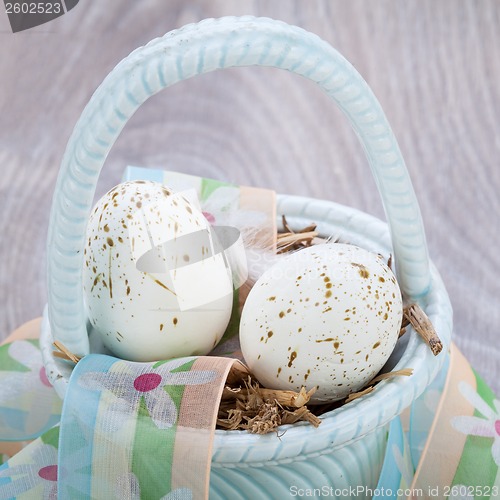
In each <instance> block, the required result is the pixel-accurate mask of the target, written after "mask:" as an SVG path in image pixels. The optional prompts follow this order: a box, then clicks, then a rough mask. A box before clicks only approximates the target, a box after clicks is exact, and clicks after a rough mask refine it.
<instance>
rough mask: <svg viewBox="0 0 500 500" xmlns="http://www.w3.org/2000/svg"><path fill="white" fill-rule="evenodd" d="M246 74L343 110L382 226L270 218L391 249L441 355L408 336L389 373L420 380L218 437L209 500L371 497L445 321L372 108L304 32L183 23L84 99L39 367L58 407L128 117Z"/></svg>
mask: <svg viewBox="0 0 500 500" xmlns="http://www.w3.org/2000/svg"><path fill="white" fill-rule="evenodd" d="M250 65H260V66H272V67H276V68H281V69H286V70H288V71H291V72H293V73H296V74H299V75H302V76H304V77H306V78H308V79H310V80H312V81H314V82H316V83H317V84H318V85H319V86H320V87H321V88H322V89H323V90H324V91H325V92H326V93H327V94H328V95H329V96H330V97H331V98H332V99H333V100H334V101H335V102H336V103H337V104H338V106H339V107H340V108H341V109H342V111H343V112H344V113H345V115H346V116H347V118H348V119H349V121H350V122H351V125H352V126H353V127H354V129H355V131H356V132H357V134H358V136H359V138H360V141H361V143H362V145H363V147H364V149H365V151H366V155H367V157H368V160H369V164H370V167H371V170H372V173H373V175H374V177H375V180H376V183H377V186H378V189H379V192H380V195H381V197H382V201H383V205H384V208H385V212H386V217H387V221H388V224H386V223H384V222H382V221H380V220H378V219H376V218H374V217H372V216H370V215H368V214H365V213H363V212H360V211H358V210H355V209H353V208H349V207H346V206H343V205H339V204H336V203H333V202H330V201H322V200H316V199H310V198H303V197H296V196H287V195H279V196H278V213H279V214H281V213H284V214H286V215H287V219H288V222H289V223H290V225H292V226H296V227H300V226H304V225H306V224H308V223H309V222H310V221H315V222H316V223H318V231H319V232H320V233H323V234H326V235H328V234H342V236H343V238H344V239H346V240H348V241H349V242H351V243H353V244H357V245H359V246H362V247H365V248H367V249H369V250H372V251H376V252H379V253H383V254H385V255H388V254H389V253H392V254H393V255H394V257H395V263H396V273H397V276H398V280H399V283H400V286H401V288H402V291H403V294H404V295H405V296H406V297H407V298H408V299H409V300H412V301H418V302H419V304H420V305H421V306H422V307H423V309H424V310H425V311H426V313H427V315H428V316H429V318H430V319H431V321H432V322H433V324H434V327H435V329H436V331H437V332H438V334H439V336H440V338H441V340H442V342H443V345H444V349H443V352H442V353H441V354H440V355H438V356H437V357H434V356H433V355H432V353H431V351H430V349H429V348H428V347H427V345H425V344H424V342H423V341H422V340H421V339H420V338H419V337H418V336H417V335H416V334H415V332H413V331H410V333H409V334H408V335H407V337H408V341H407V343H406V345H405V346H404V347H403V348H402V349H401V350H400V352H398V353H397V356H398V358H397V359H395V360H394V364H395V365H396V369H398V368H413V369H414V374H413V375H412V376H411V377H397V378H393V379H391V380H386V381H383V382H381V383H380V384H379V385H378V386H377V389H376V390H375V391H374V392H373V393H371V394H369V395H366V396H364V397H363V398H360V399H358V400H356V401H353V402H351V403H349V404H347V405H344V406H343V407H341V408H339V409H336V410H333V411H331V412H329V413H327V414H325V415H323V417H322V419H323V422H322V424H321V425H320V427H319V428H317V429H316V428H313V427H312V426H311V425H308V424H305V423H299V424H294V425H293V426H288V427H287V429H286V433H285V434H283V436H282V437H281V439H277V437H276V436H275V435H264V436H261V435H253V434H248V433H246V432H244V431H216V433H215V442H214V448H213V458H212V469H211V476H210V495H211V498H242V497H246V498H269V497H272V498H286V497H288V496H289V495H290V494H291V488H292V486H293V487H295V488H311V489H313V488H317V487H318V486H320V487H334V488H345V487H349V486H353V487H356V486H358V485H362V486H364V487H369V488H375V486H376V483H377V478H378V476H379V473H380V470H381V467H382V460H383V456H384V449H385V444H386V435H387V428H388V425H389V423H390V422H391V420H392V419H393V418H395V417H396V416H397V415H399V414H400V413H401V412H402V411H403V410H404V409H405V408H406V407H408V406H409V405H410V404H411V403H412V402H413V401H414V400H415V399H416V398H417V397H418V396H419V395H420V394H421V393H422V392H423V391H424V390H425V388H426V387H427V386H428V385H429V384H430V382H431V381H432V380H433V378H434V377H435V375H436V373H437V372H438V370H439V369H440V368H441V366H442V365H443V363H444V360H445V357H446V355H447V354H446V353H447V351H448V347H449V344H450V336H451V329H452V319H451V316H452V311H451V307H450V303H449V299H448V295H447V293H446V290H445V287H444V285H443V283H442V281H441V279H440V277H439V274H438V272H437V271H436V269H435V268H434V266H433V265H432V263H431V262H430V261H429V257H428V252H427V246H426V241H425V235H424V230H423V224H422V220H421V216H420V210H419V207H418V203H417V201H416V197H415V194H414V191H413V188H412V185H411V181H410V178H409V175H408V172H407V170H406V167H405V164H404V161H403V159H402V156H401V153H400V150H399V148H398V145H397V142H396V139H395V137H394V135H393V133H392V131H391V129H390V126H389V124H388V122H387V120H386V118H385V115H384V113H383V111H382V109H381V107H380V104H379V103H378V101H377V100H376V98H375V97H374V95H373V93H372V92H371V91H370V89H369V87H368V85H367V84H366V82H365V81H364V80H363V79H362V77H361V76H360V75H359V74H358V73H357V71H356V70H355V69H354V68H353V67H352V66H351V65H350V64H349V63H348V62H347V61H346V60H345V59H344V58H343V57H342V56H341V55H340V54H339V53H338V52H336V51H335V50H334V49H333V48H332V47H331V46H330V45H328V44H327V43H326V42H324V41H322V40H321V39H320V38H318V37H317V36H315V35H313V34H311V33H308V32H306V31H304V30H302V29H300V28H298V27H294V26H289V25H287V24H285V23H282V22H279V21H275V20H271V19H266V18H253V17H247V16H246V17H239V18H235V17H229V18H221V19H208V20H205V21H202V22H200V23H198V24H191V25H188V26H185V27H183V28H181V29H179V30H175V31H173V32H170V33H167V34H166V35H165V36H164V37H162V38H158V39H156V40H153V41H151V42H150V43H149V44H147V45H146V46H145V47H141V48H139V49H137V50H135V51H134V52H132V53H131V54H130V55H129V56H128V57H127V58H125V59H124V60H123V61H122V62H121V63H119V64H118V65H117V66H116V68H115V69H114V70H113V71H112V72H111V73H110V74H109V75H108V77H107V78H106V79H105V80H104V82H103V83H102V85H101V86H100V87H99V88H98V90H97V91H96V92H95V94H94V95H93V96H92V98H91V100H90V102H89V104H88V105H87V107H86V108H85V110H84V112H83V113H82V116H81V118H80V119H79V121H78V123H77V125H76V127H75V129H74V131H73V134H72V136H71V138H70V140H69V143H68V145H67V148H66V152H65V155H64V158H63V161H62V165H61V169H60V173H59V177H58V181H57V186H56V191H55V196H54V201H53V205H52V212H51V219H50V228H49V236H48V285H49V300H48V308H47V309H46V312H45V317H44V322H43V325H42V332H41V345H42V352H43V357H44V363H45V366H46V371H47V374H48V376H49V379H50V380H51V382H52V383H53V384H54V387H55V388H56V390H57V391H58V393H59V394H60V395H61V397H64V392H65V390H66V386H67V382H68V379H69V376H70V374H71V370H70V368H68V366H66V365H65V364H64V363H62V362H60V361H58V360H57V359H55V358H54V357H53V355H52V348H51V344H52V341H53V339H57V340H59V341H61V342H62V343H63V344H65V345H66V346H67V347H68V348H69V350H70V351H72V352H74V353H77V354H79V355H85V354H87V353H89V340H88V331H87V321H86V318H85V315H84V307H83V292H82V286H81V279H82V266H83V252H82V251H81V250H82V248H83V247H84V239H85V230H86V224H87V220H88V217H89V214H90V211H91V205H92V200H93V196H94V192H95V188H96V184H97V180H98V176H99V173H100V171H101V168H102V167H103V164H104V161H105V159H106V157H107V155H108V153H109V151H110V149H111V147H112V146H113V144H114V142H115V140H116V139H117V137H118V136H119V134H120V132H121V130H122V129H123V127H124V126H125V124H126V123H127V121H128V119H129V118H130V117H131V116H132V115H133V113H134V112H135V111H136V110H137V109H138V108H139V107H140V105H141V104H142V103H143V102H144V101H146V100H147V99H148V98H149V97H151V96H153V95H154V94H156V93H157V92H159V91H160V90H162V89H164V88H166V87H169V86H170V85H173V84H174V83H177V82H180V81H182V80H185V79H187V78H191V77H192V76H195V75H198V74H202V73H207V72H209V71H213V70H216V69H222V68H228V67H236V66H250ZM278 147H279V145H278ZM405 337H406V336H405ZM93 349H94V350H95V349H97V350H99V347H93ZM297 491H298V490H297ZM361 496H362V495H361Z"/></svg>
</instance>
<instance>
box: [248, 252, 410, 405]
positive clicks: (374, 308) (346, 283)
mask: <svg viewBox="0 0 500 500" xmlns="http://www.w3.org/2000/svg"><path fill="white" fill-rule="evenodd" d="M402 310H403V306H402V297H401V292H400V288H399V286H398V283H397V281H396V278H395V276H394V274H393V273H392V271H391V269H390V268H389V267H388V266H387V264H386V263H385V262H384V260H383V259H382V258H381V256H379V255H377V254H374V253H372V252H369V251H367V250H365V249H362V248H359V247H357V246H354V245H347V244H339V243H326V244H319V245H314V246H311V247H308V248H306V249H303V250H300V251H297V252H295V253H292V254H290V255H287V256H285V257H283V258H282V259H281V260H280V261H278V263H276V264H274V265H273V266H272V267H271V268H270V269H268V270H267V271H266V272H265V273H264V274H263V275H262V276H261V277H260V278H259V280H258V281H257V282H256V284H255V285H254V287H253V288H252V290H251V291H250V293H249V295H248V297H247V300H246V302H245V305H244V308H243V311H242V316H241V324H240V342H241V349H242V353H243V356H244V359H245V361H246V363H247V364H248V366H249V368H250V370H251V372H252V373H253V374H254V375H255V376H256V377H257V379H258V380H259V381H260V382H261V383H262V384H263V385H264V386H265V387H267V388H272V389H283V390H286V389H288V390H294V391H299V390H300V388H301V387H303V386H304V387H306V388H307V389H311V388H312V387H316V388H317V391H316V393H315V394H314V396H313V398H312V399H311V402H312V403H325V402H332V401H337V400H340V399H342V398H345V397H346V396H348V395H349V394H350V393H352V392H356V391H358V390H360V389H361V388H363V386H364V385H365V384H366V383H367V382H369V381H370V380H371V379H372V378H373V377H374V376H375V375H376V374H377V373H378V372H379V371H380V369H381V368H382V367H383V365H384V364H385V362H386V361H387V359H388V358H389V356H390V354H391V353H392V351H393V349H394V347H395V344H396V341H397V339H398V336H399V331H400V326H401V319H402Z"/></svg>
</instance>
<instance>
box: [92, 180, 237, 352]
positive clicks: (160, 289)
mask: <svg viewBox="0 0 500 500" xmlns="http://www.w3.org/2000/svg"><path fill="white" fill-rule="evenodd" d="M86 236H87V239H86V245H85V250H84V254H85V255H84V268H83V290H84V298H85V307H86V311H87V316H88V318H89V320H90V322H91V324H92V325H93V327H94V328H95V330H96V331H97V332H98V334H99V335H100V336H101V337H102V340H103V342H104V345H105V346H106V347H107V348H108V349H110V350H111V351H112V352H113V353H114V354H116V355H117V356H119V357H121V358H124V359H129V360H135V361H153V360H159V359H168V358H173V357H178V356H188V355H203V354H207V353H208V352H210V351H211V350H212V349H213V347H214V346H215V345H216V344H217V343H218V341H219V340H220V338H221V337H222V335H223V333H224V331H225V329H226V326H227V324H228V322H229V318H230V315H231V309H232V301H233V285H232V278H231V272H230V269H229V268H228V265H227V263H226V261H225V259H224V256H223V254H221V253H220V252H219V253H216V252H215V250H214V249H215V248H217V245H216V242H214V239H213V238H214V234H213V231H211V227H210V224H209V223H208V221H207V220H206V219H205V217H204V216H203V214H202V213H201V211H199V210H198V209H197V208H196V207H194V206H193V204H192V203H190V202H188V201H187V200H186V199H185V198H184V197H183V196H182V195H180V194H175V193H173V192H172V191H171V190H170V189H168V188H167V187H164V186H162V185H161V184H159V183H155V182H149V181H135V182H125V183H123V184H119V185H118V186H116V187H115V188H114V189H112V190H111V191H109V192H108V193H107V194H105V195H104V196H103V197H102V198H101V199H100V200H99V201H98V203H97V204H96V206H95V208H94V210H93V212H92V214H91V216H90V218H89V222H88V226H87V233H86Z"/></svg>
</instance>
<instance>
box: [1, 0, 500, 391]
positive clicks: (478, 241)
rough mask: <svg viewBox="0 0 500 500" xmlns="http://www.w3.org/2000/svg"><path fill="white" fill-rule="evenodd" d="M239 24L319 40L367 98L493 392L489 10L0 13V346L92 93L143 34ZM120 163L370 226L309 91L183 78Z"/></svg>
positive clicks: (496, 323) (495, 98) (497, 238)
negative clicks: (319, 208) (314, 204)
mask: <svg viewBox="0 0 500 500" xmlns="http://www.w3.org/2000/svg"><path fill="white" fill-rule="evenodd" d="M231 14H234V15H241V14H254V15H259V16H269V17H274V18H279V19H282V20H284V21H287V22H289V23H293V24H297V25H299V26H302V27H303V28H305V29H307V30H309V31H313V32H315V33H317V34H318V35H319V36H321V37H322V38H324V39H326V40H327V41H329V42H330V43H331V44H332V45H333V46H334V47H336V48H337V49H338V50H339V51H340V52H341V53H343V54H344V55H345V56H346V57H347V58H348V59H349V60H350V61H351V62H352V63H353V64H354V66H355V67H356V68H357V69H358V70H359V71H360V73H361V74H362V75H363V76H364V77H365V79H366V80H367V81H368V83H369V84H370V86H371V87H372V88H373V90H374V92H375V94H376V95H377V96H378V98H379V100H380V102H381V104H382V107H383V108H384V110H385V112H386V114H387V116H388V118H389V121H390V122H391V124H392V126H393V129H394V131H395V134H396V136H397V138H398V140H399V142H400V146H401V149H402V151H403V155H404V156H405V159H406V162H407V165H408V169H409V170H410V174H411V176H412V179H413V183H414V186H415V190H416V192H417V196H418V198H419V200H420V203H421V207H422V213H423V218H424V222H425V225H426V229H427V238H428V244H429V248H430V253H431V257H432V259H433V260H434V263H435V264H436V266H437V268H438V269H439V271H440V272H441V274H442V276H443V279H444V281H445V283H446V286H447V288H448V291H449V294H450V297H451V300H452V303H453V306H454V311H455V340H456V342H457V344H458V345H459V347H460V348H461V349H462V350H463V351H464V353H465V354H466V356H467V357H468V358H469V359H470V360H471V361H472V363H473V365H474V366H475V367H476V368H477V370H478V371H479V372H480V373H481V374H482V375H483V376H484V377H485V378H486V380H487V381H488V382H489V383H490V384H491V385H492V386H493V387H494V388H495V390H496V392H497V394H499V393H500V380H499V379H500V377H499V374H500V368H499V365H500V363H499V360H500V347H499V342H498V340H499V339H500V257H499V255H500V253H499V248H500V231H499V229H500V228H499V226H500V224H499V216H500V201H499V194H498V193H499V192H500V165H499V158H500V139H499V137H500V136H499V126H500V85H499V82H500V2H499V1H498V0H490V1H488V0H481V1H470V0H439V1H435V0H418V1H417V0H407V1H405V2H401V1H399V0H383V1H382V0H379V1H377V2H367V1H365V0H351V1H350V2H346V1H336V0H325V1H317V0H307V1H306V0H302V1H290V0H273V1H266V0H262V1H258V0H255V1H249V0H199V1H184V0H168V1H160V0H141V1H140V2H139V1H134V0H126V1H124V0H121V1H112V2H106V1H99V2H97V1H95V2H86V1H84V0H82V1H81V2H80V4H79V5H78V6H77V7H76V8H75V9H74V10H72V11H70V12H69V13H68V14H66V15H64V16H62V17H61V18H59V19H57V20H55V21H52V22H50V23H48V24H46V25H43V26H40V27H37V28H34V29H32V30H29V31H26V32H22V33H18V34H16V35H13V34H12V33H11V32H10V26H9V24H8V20H7V16H6V15H5V12H3V11H2V12H0V165H1V167H0V228H1V236H0V256H1V258H0V339H1V338H5V337H6V336H7V335H8V334H9V333H10V332H11V331H12V330H13V329H14V328H15V327H17V326H19V325H20V324H21V323H22V322H24V321H26V320H29V319H31V318H33V317H35V316H38V315H40V314H41V311H42V308H43V306H44V304H45V302H46V284H45V238H46V231H47V221H48V216H49V207H50V201H51V197H52V193H53V190H54V186H55V179H56V175H57V171H58V166H59V163H60V160H61V157H62V155H63V152H64V148H65V145H66V142H67V139H68V137H69V135H70V133H71V130H72V128H73V126H74V124H75V122H76V120H77V118H78V117H79V115H80V113H81V111H82V110H83V107H84V106H85V104H86V103H87V101H88V99H89V98H90V96H91V94H92V92H93V91H94V90H95V89H96V87H97V86H98V85H99V84H100V82H101V81H102V80H103V78H104V77H105V76H106V75H107V74H108V72H109V71H110V70H111V69H112V67H113V66H114V65H115V64H116V63H117V62H118V61H119V60H121V59H122V58H123V57H124V56H126V55H127V54H128V53H129V52H130V51H131V50H133V49H134V48H136V47H137V46H139V45H143V44H145V43H147V42H148V41H149V40H150V39H151V38H154V37H157V36H160V35H162V34H163V33H165V32H167V31H169V30H171V29H173V28H175V27H179V26H181V25H183V24H185V23H188V22H194V21H198V20H201V19H203V18H205V17H219V16H222V15H231ZM127 164H136V165H144V166H161V167H166V168H171V169H174V170H181V171H185V172H190V173H195V174H200V175H203V176H207V177H215V178H219V179H227V180H231V181H235V182H238V183H245V184H253V185H258V186H269V187H272V188H274V189H276V190H277V191H279V192H283V193H294V194H303V195H307V196H313V197H318V198H326V199H331V200H335V201H337V202H340V203H344V204H348V205H351V206H355V207H357V208H360V209H362V210H364V211H367V212H371V213H374V214H375V215H378V216H380V217H383V211H382V207H381V203H380V201H379V198H378V194H377V192H376V188H375V184H374V182H373V180H372V179H371V177H370V173H369V169H368V166H367V162H366V159H365V157H364V155H363V151H362V149H361V147H360V145H359V143H358V141H357V139H356V137H355V135H354V133H353V132H352V131H351V130H350V128H349V126H348V124H347V122H346V120H345V119H344V117H343V116H341V114H340V112H339V111H338V110H337V109H335V106H334V105H333V104H332V103H331V102H330V101H329V99H328V98H327V97H326V96H325V95H323V94H322V93H321V91H319V90H318V89H317V88H316V87H315V86H314V85H313V84H311V83H310V82H307V81H304V80H302V79H300V78H299V77H296V76H294V75H290V74H288V73H285V72H280V71H278V70H272V69H263V68H244V69H234V70H227V71H224V72H218V73H212V74H209V75H205V76H203V77H198V78H196V79H193V80H191V81H188V82H184V83H182V84H179V85H176V86H174V87H173V88H171V89H168V90H167V91H165V92H162V93H161V94H159V95H158V96H156V97H155V98H153V99H152V100H150V101H149V102H148V103H146V105H144V106H143V107H142V108H141V109H140V110H139V111H138V112H137V114H136V115H135V116H134V118H133V119H132V120H131V122H130V123H129V124H128V125H127V127H126V129H125V130H124V132H123V134H122V136H121V137H120V139H119V140H118V142H117V144H116V145H115V147H114V149H113V150H112V152H111V154H110V156H109V158H108V160H107V164H106V166H105V168H104V171H103V175H102V176H101V179H100V181H99V186H98V194H103V193H104V192H105V191H106V190H107V189H109V188H111V187H112V186H113V185H114V184H116V183H117V182H118V181H119V178H120V176H121V173H122V171H123V168H124V167H125V166H126V165H127Z"/></svg>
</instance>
